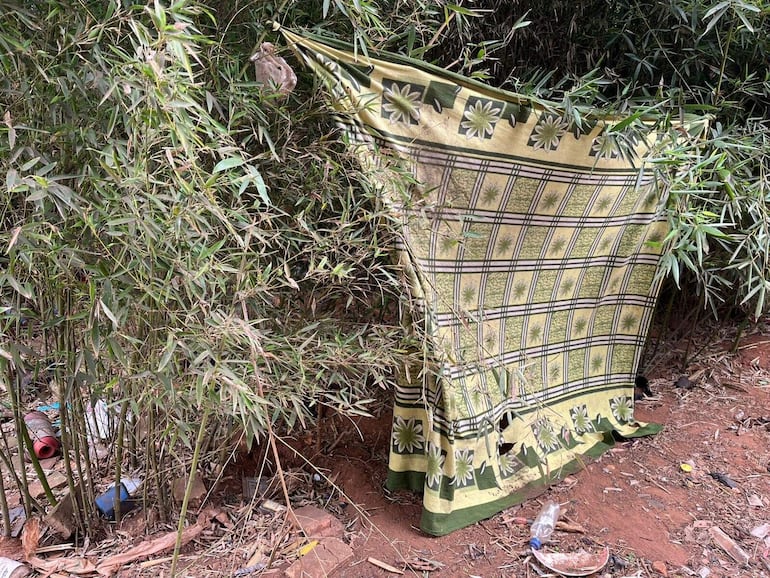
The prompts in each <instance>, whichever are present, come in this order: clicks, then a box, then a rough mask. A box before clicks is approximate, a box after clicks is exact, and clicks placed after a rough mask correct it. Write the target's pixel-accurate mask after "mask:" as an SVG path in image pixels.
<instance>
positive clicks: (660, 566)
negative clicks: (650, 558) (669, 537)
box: [652, 560, 668, 577]
mask: <svg viewBox="0 0 770 578" xmlns="http://www.w3.org/2000/svg"><path fill="white" fill-rule="evenodd" d="M652 569H653V570H655V571H656V572H657V573H658V574H661V575H663V576H666V577H668V568H666V563H665V562H663V561H662V560H655V562H653V563H652Z"/></svg>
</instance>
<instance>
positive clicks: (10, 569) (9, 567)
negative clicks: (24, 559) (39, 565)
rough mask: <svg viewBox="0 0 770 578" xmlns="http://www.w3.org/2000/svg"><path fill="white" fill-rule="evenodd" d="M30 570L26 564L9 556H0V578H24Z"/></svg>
mask: <svg viewBox="0 0 770 578" xmlns="http://www.w3.org/2000/svg"><path fill="white" fill-rule="evenodd" d="M30 572H32V569H31V568H30V567H29V566H27V565H26V564H22V563H21V562H17V561H16V560H11V559H10V558H0V578H24V576H27V575H28V574H29V573H30Z"/></svg>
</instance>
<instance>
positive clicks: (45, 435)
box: [24, 411, 61, 460]
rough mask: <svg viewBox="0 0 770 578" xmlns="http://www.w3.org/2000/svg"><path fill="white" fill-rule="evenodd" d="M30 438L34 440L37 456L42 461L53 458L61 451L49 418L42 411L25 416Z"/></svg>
mask: <svg viewBox="0 0 770 578" xmlns="http://www.w3.org/2000/svg"><path fill="white" fill-rule="evenodd" d="M24 423H25V424H26V425H27V431H28V432H29V437H31V438H32V446H33V449H34V452H35V455H36V456H37V457H38V458H40V459H41V460H42V459H47V458H50V457H53V456H54V455H55V454H56V452H58V451H59V447H60V446H61V442H59V440H58V439H57V438H56V433H55V432H54V430H53V426H52V425H51V422H50V420H49V419H48V416H47V415H45V414H44V413H43V412H41V411H31V412H29V413H28V414H27V415H25V416H24Z"/></svg>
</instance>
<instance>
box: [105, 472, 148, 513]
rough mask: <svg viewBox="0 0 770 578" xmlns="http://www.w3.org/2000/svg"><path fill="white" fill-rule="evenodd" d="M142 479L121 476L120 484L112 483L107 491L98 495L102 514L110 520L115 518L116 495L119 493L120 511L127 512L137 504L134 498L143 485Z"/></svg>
mask: <svg viewBox="0 0 770 578" xmlns="http://www.w3.org/2000/svg"><path fill="white" fill-rule="evenodd" d="M141 485H142V480H140V479H138V478H121V480H120V483H119V484H112V486H111V487H110V488H108V489H107V491H106V492H104V493H103V494H101V495H100V496H97V498H96V507H97V508H98V509H99V512H101V514H102V516H104V517H105V518H107V519H108V520H114V519H115V497H116V495H118V492H120V494H119V496H120V497H119V500H120V512H121V514H125V513H126V512H129V511H131V510H133V509H134V508H135V507H136V506H137V502H136V500H134V499H132V498H133V496H134V494H136V491H137V490H138V489H139V488H140V487H141Z"/></svg>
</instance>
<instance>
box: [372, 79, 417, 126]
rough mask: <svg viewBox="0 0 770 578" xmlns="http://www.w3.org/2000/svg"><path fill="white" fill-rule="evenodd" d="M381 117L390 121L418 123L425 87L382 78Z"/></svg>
mask: <svg viewBox="0 0 770 578" xmlns="http://www.w3.org/2000/svg"><path fill="white" fill-rule="evenodd" d="M382 87H383V91H382V117H383V118H386V119H388V120H389V121H390V122H392V123H402V124H418V123H419V122H420V104H421V102H422V94H423V92H424V90H425V87H423V86H419V85H414V84H408V83H403V82H396V81H395V80H387V79H384V80H383V81H382Z"/></svg>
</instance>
